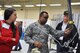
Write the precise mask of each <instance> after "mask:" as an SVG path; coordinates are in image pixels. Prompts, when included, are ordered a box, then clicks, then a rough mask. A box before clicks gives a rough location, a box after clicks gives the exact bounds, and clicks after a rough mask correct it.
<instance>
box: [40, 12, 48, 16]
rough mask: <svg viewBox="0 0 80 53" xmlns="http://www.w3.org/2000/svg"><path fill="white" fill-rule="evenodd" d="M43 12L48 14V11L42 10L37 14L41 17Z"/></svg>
mask: <svg viewBox="0 0 80 53" xmlns="http://www.w3.org/2000/svg"><path fill="white" fill-rule="evenodd" d="M44 13H46V14H48V12H46V11H42V12H41V13H40V15H39V16H40V17H41V16H42V15H43V14H44Z"/></svg>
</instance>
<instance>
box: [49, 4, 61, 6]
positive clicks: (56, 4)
mask: <svg viewBox="0 0 80 53" xmlns="http://www.w3.org/2000/svg"><path fill="white" fill-rule="evenodd" d="M49 5H50V6H61V4H49Z"/></svg>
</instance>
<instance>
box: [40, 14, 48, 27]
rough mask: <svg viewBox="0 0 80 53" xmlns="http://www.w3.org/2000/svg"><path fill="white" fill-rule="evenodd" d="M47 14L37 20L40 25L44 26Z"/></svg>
mask: <svg viewBox="0 0 80 53" xmlns="http://www.w3.org/2000/svg"><path fill="white" fill-rule="evenodd" d="M48 17H49V16H48V14H46V13H43V15H42V16H41V17H40V18H39V21H40V23H41V24H42V25H44V24H46V22H47V20H48Z"/></svg>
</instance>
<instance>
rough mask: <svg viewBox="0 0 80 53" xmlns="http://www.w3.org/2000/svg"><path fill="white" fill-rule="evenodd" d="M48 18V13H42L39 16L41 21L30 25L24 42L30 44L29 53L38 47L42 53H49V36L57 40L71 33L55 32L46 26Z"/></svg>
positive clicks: (67, 31)
mask: <svg viewBox="0 0 80 53" xmlns="http://www.w3.org/2000/svg"><path fill="white" fill-rule="evenodd" d="M48 17H49V16H48V13H47V12H45V11H42V12H41V13H40V15H39V20H38V21H37V22H35V23H33V24H31V25H29V27H28V28H27V29H26V31H25V37H24V40H25V41H26V43H29V44H30V45H29V50H28V53H31V50H32V49H33V48H36V47H37V48H38V50H39V51H40V52H41V53H49V50H48V44H47V42H48V36H49V34H51V35H52V37H55V38H56V37H60V36H61V35H64V33H65V34H68V33H69V32H70V30H66V31H65V32H63V31H57V30H54V29H53V28H52V27H50V26H49V25H47V24H46V22H47V20H48Z"/></svg>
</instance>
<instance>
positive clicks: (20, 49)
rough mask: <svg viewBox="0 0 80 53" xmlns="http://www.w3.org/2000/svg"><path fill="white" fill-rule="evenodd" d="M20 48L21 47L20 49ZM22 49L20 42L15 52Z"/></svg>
mask: <svg viewBox="0 0 80 53" xmlns="http://www.w3.org/2000/svg"><path fill="white" fill-rule="evenodd" d="M18 47H19V49H18ZM21 49H22V47H21V44H20V42H19V43H18V44H17V45H16V46H15V48H14V50H15V51H18V50H21Z"/></svg>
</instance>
